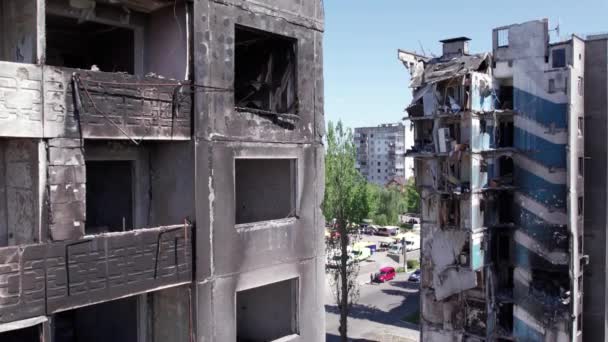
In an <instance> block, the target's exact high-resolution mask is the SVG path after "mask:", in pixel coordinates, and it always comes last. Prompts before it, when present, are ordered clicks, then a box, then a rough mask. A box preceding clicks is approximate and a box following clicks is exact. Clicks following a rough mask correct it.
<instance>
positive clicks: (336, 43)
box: [324, 0, 608, 127]
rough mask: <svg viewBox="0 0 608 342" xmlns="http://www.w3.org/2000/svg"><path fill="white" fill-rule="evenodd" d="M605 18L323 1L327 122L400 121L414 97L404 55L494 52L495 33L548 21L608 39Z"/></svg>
mask: <svg viewBox="0 0 608 342" xmlns="http://www.w3.org/2000/svg"><path fill="white" fill-rule="evenodd" d="M607 14H608V0H593V1H592V0H588V1H585V0H568V1H566V0H526V1H524V0H510V1H480V0H464V1H447V0H439V1H428V2H426V1H411V0H325V42H324V44H325V45H324V68H325V117H326V119H327V120H333V121H336V120H338V119H342V121H343V122H344V123H345V125H346V126H348V127H358V126H368V125H371V126H375V125H377V124H379V123H384V122H397V121H399V120H401V118H402V117H403V109H404V108H405V106H406V105H407V104H408V103H409V101H410V98H411V96H410V89H409V88H408V73H407V70H406V69H405V68H404V67H403V65H402V64H401V63H400V62H399V61H398V60H397V49H398V48H403V49H406V50H416V51H418V52H421V48H420V44H422V46H423V47H424V50H425V51H426V53H427V54H430V53H431V52H432V53H435V54H436V55H440V51H441V45H440V44H439V42H438V41H439V40H441V39H444V38H450V37H456V36H467V37H469V38H471V39H472V41H471V45H470V46H471V50H472V51H473V52H482V51H490V50H491V38H492V35H491V34H492V29H493V28H495V27H499V26H503V25H508V24H512V23H519V22H524V21H528V20H534V19H542V18H548V19H549V28H550V29H552V28H554V27H555V26H556V25H557V23H558V20H559V23H560V31H561V32H560V36H561V37H562V38H564V37H567V36H569V35H570V34H572V33H577V34H586V33H598V32H604V31H608V21H607V20H606V19H605V18H606V15H607ZM552 39H553V40H556V39H557V36H556V35H555V33H553V34H552ZM419 41H420V43H419Z"/></svg>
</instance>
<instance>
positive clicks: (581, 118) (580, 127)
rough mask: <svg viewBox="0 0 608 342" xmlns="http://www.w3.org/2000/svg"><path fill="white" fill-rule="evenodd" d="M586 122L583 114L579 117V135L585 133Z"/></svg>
mask: <svg viewBox="0 0 608 342" xmlns="http://www.w3.org/2000/svg"><path fill="white" fill-rule="evenodd" d="M584 126H585V122H584V120H583V117H582V116H579V117H578V136H579V137H582V136H583V133H584Z"/></svg>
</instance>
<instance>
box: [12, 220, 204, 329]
mask: <svg viewBox="0 0 608 342" xmlns="http://www.w3.org/2000/svg"><path fill="white" fill-rule="evenodd" d="M191 234H192V227H191V226H186V227H184V226H170V227H161V228H150V229H140V230H135V231H130V232H125V233H111V234H105V235H99V236H95V237H92V238H90V239H81V240H75V241H62V242H54V243H48V244H38V245H27V246H21V247H6V248H0V323H5V322H10V321H14V320H18V319H24V318H29V317H33V316H38V315H44V314H47V315H50V314H52V313H53V312H57V311H61V310H66V309H70V308H74V307H80V306H85V305H89V304H93V303H97V302H101V301H108V300H113V299H117V298H120V297H123V296H127V295H130V294H136V293H142V292H147V291H153V290H155V289H159V288H162V287H166V286H174V285H181V284H186V283H189V282H191V280H192V244H191ZM66 262H67V267H66ZM45 303H46V304H45Z"/></svg>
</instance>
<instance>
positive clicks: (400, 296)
mask: <svg viewBox="0 0 608 342" xmlns="http://www.w3.org/2000/svg"><path fill="white" fill-rule="evenodd" d="M384 239H386V238H383V237H377V236H363V240H364V241H382V240H384ZM419 255H420V250H416V251H410V252H408V259H409V260H411V259H418V258H419ZM383 266H393V267H395V269H396V268H397V267H401V266H403V265H399V264H398V263H397V262H396V261H394V260H393V259H391V258H389V257H387V255H386V252H378V253H375V254H374V255H372V257H371V258H370V259H368V260H365V261H363V262H361V263H360V269H359V275H358V277H357V283H358V284H359V300H358V301H357V303H355V304H354V305H353V307H352V308H351V312H350V314H349V318H348V336H349V338H350V339H352V340H353V341H379V342H384V341H394V342H397V341H418V339H419V331H418V326H417V325H416V324H413V323H409V322H405V321H404V320H403V319H404V318H405V317H408V316H412V315H416V314H417V313H418V312H419V303H420V302H419V294H418V283H413V282H408V281H407V278H408V277H409V274H410V273H407V274H406V273H398V274H397V276H396V277H395V278H394V279H393V280H391V281H388V282H386V283H382V284H378V283H373V284H370V275H371V274H372V273H376V272H378V270H379V269H380V268H381V267H383ZM409 271H410V272H413V271H414V270H409ZM325 312H326V334H327V335H326V336H327V341H339V332H338V327H339V311H338V307H337V306H336V304H335V298H334V294H333V293H332V291H331V289H330V287H329V279H328V282H327V287H326V295H325Z"/></svg>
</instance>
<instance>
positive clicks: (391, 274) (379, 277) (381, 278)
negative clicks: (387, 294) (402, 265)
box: [376, 266, 395, 283]
mask: <svg viewBox="0 0 608 342" xmlns="http://www.w3.org/2000/svg"><path fill="white" fill-rule="evenodd" d="M393 278H395V269H394V268H393V267H390V266H389V267H382V268H381V269H380V272H378V273H376V281H377V282H380V283H384V282H385V281H389V280H393Z"/></svg>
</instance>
